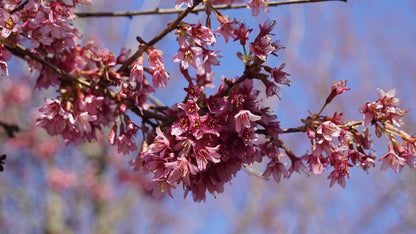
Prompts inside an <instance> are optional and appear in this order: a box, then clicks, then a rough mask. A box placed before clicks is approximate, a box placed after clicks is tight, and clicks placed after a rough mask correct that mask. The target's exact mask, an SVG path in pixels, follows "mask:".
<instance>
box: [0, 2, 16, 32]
mask: <svg viewBox="0 0 416 234" xmlns="http://www.w3.org/2000/svg"><path fill="white" fill-rule="evenodd" d="M19 21H20V12H15V13H13V14H11V15H10V13H9V12H7V11H6V10H5V9H3V8H0V30H1V37H2V38H8V37H9V36H10V34H12V33H14V32H17V31H18V30H19V24H18V23H19Z"/></svg>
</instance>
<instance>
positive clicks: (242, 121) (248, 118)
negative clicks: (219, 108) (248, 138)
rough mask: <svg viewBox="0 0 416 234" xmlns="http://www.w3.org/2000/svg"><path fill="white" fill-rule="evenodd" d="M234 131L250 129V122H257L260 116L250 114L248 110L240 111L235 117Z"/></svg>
mask: <svg viewBox="0 0 416 234" xmlns="http://www.w3.org/2000/svg"><path fill="white" fill-rule="evenodd" d="M234 119H235V131H236V132H241V130H242V129H243V128H250V127H251V122H253V121H258V120H260V119H261V116H258V115H255V114H253V113H251V112H250V111H249V110H240V111H239V112H238V113H237V114H236V115H235V116H234Z"/></svg>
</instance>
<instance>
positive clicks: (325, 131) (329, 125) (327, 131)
mask: <svg viewBox="0 0 416 234" xmlns="http://www.w3.org/2000/svg"><path fill="white" fill-rule="evenodd" d="M316 133H318V134H321V135H322V136H323V138H324V139H325V140H326V141H332V137H339V135H340V133H341V128H339V127H338V126H337V125H336V124H334V123H333V122H331V121H325V122H323V123H322V124H321V125H319V127H318V128H317V129H316Z"/></svg>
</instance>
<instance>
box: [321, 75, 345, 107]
mask: <svg viewBox="0 0 416 234" xmlns="http://www.w3.org/2000/svg"><path fill="white" fill-rule="evenodd" d="M346 86H347V80H341V81H332V85H331V93H330V94H329V95H328V97H327V98H326V101H325V103H326V104H328V103H330V102H331V101H332V99H334V97H335V96H337V95H339V94H341V93H344V92H346V91H348V90H350V88H347V87H346Z"/></svg>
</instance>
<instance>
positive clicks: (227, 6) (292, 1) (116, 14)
mask: <svg viewBox="0 0 416 234" xmlns="http://www.w3.org/2000/svg"><path fill="white" fill-rule="evenodd" d="M316 2H347V0H287V1H273V2H268V3H267V5H268V6H269V7H271V6H280V5H290V4H301V3H316ZM246 7H247V5H246V4H245V3H243V4H220V5H215V6H214V8H215V9H217V10H226V9H238V8H246ZM204 10H205V7H195V8H194V9H193V10H192V11H191V12H192V13H197V12H199V11H204ZM183 11H184V10H183V9H174V8H169V9H159V8H156V9H153V10H143V11H123V12H85V13H82V12H79V13H76V15H77V16H78V17H80V18H86V17H128V18H132V17H133V16H140V15H163V14H178V13H181V12H183Z"/></svg>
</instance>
